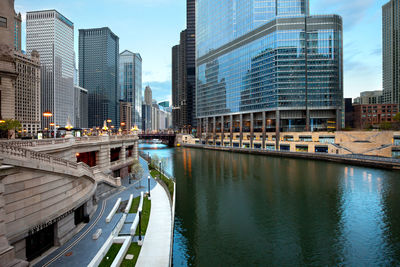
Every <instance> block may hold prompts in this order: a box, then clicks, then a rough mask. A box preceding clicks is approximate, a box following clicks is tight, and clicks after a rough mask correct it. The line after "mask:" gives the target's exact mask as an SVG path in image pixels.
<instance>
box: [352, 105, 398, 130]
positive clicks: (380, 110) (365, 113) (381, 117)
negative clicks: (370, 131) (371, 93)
mask: <svg viewBox="0 0 400 267" xmlns="http://www.w3.org/2000/svg"><path fill="white" fill-rule="evenodd" d="M399 108H400V105H399V104H365V105H364V104H360V105H354V127H355V128H356V129H366V128H371V127H374V128H378V127H379V125H380V124H381V123H382V122H389V123H392V122H394V120H393V117H394V116H396V114H397V113H398V112H399Z"/></svg>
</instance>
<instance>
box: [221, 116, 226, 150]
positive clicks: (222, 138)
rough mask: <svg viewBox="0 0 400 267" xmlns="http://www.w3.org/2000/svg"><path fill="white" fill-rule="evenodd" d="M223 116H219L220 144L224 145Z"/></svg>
mask: <svg viewBox="0 0 400 267" xmlns="http://www.w3.org/2000/svg"><path fill="white" fill-rule="evenodd" d="M224 134H225V132H224V116H221V146H224V137H225V136H224Z"/></svg>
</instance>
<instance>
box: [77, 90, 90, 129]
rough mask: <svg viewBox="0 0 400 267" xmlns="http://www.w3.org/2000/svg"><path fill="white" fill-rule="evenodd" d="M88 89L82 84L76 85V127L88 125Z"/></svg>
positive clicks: (86, 126)
mask: <svg viewBox="0 0 400 267" xmlns="http://www.w3.org/2000/svg"><path fill="white" fill-rule="evenodd" d="M88 104H89V96H88V90H86V89H85V88H82V87H80V86H77V85H75V86H74V118H75V125H74V126H75V127H76V128H82V129H85V128H89V127H88Z"/></svg>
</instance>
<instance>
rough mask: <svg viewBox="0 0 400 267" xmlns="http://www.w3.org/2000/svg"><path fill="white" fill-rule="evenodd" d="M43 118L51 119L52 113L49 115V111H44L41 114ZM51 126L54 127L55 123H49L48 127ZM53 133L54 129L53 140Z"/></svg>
mask: <svg viewBox="0 0 400 267" xmlns="http://www.w3.org/2000/svg"><path fill="white" fill-rule="evenodd" d="M43 117H45V118H51V117H53V113H51V112H50V111H45V112H43ZM52 124H53V126H54V127H55V123H50V126H52ZM55 131H56V129H55V128H54V138H56V133H55Z"/></svg>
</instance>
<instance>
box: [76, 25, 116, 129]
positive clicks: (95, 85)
mask: <svg viewBox="0 0 400 267" xmlns="http://www.w3.org/2000/svg"><path fill="white" fill-rule="evenodd" d="M118 60H119V37H118V36H117V35H115V34H114V33H113V32H112V31H111V30H110V29H109V28H107V27H105V28H97V29H80V30H79V85H80V86H81V87H83V88H85V89H87V90H88V92H89V127H90V128H91V127H96V126H102V125H103V123H104V121H106V120H108V119H110V120H112V123H113V124H114V125H118V124H119V96H120V94H119V87H118V73H119V71H118V68H119V64H118Z"/></svg>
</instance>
